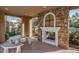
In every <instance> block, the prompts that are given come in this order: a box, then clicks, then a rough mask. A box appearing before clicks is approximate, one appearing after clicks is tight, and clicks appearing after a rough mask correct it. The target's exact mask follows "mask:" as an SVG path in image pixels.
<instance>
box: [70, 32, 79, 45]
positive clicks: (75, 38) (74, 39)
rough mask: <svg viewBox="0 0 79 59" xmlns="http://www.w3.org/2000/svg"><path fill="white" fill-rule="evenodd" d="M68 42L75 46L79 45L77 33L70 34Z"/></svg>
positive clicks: (78, 33) (78, 34)
mask: <svg viewBox="0 0 79 59" xmlns="http://www.w3.org/2000/svg"><path fill="white" fill-rule="evenodd" d="M69 38H70V39H69V42H70V43H72V44H75V45H79V31H75V32H71V33H70V37H69Z"/></svg>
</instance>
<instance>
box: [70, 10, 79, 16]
mask: <svg viewBox="0 0 79 59" xmlns="http://www.w3.org/2000/svg"><path fill="white" fill-rule="evenodd" d="M75 13H78V14H79V9H74V10H70V12H69V16H72V15H74V14H75Z"/></svg>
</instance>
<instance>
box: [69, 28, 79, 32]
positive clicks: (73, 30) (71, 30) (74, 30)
mask: <svg viewBox="0 0 79 59" xmlns="http://www.w3.org/2000/svg"><path fill="white" fill-rule="evenodd" d="M76 31H78V32H79V29H70V30H69V32H76Z"/></svg>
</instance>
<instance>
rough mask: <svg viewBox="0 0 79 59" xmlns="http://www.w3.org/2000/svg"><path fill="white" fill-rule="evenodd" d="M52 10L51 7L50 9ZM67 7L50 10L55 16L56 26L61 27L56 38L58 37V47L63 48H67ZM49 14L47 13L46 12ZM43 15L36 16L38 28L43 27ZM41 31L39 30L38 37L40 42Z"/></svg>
mask: <svg viewBox="0 0 79 59" xmlns="http://www.w3.org/2000/svg"><path fill="white" fill-rule="evenodd" d="M52 8H53V7H52ZM68 11H69V8H68V7H59V8H55V9H53V10H52V9H51V12H53V13H54V14H55V15H56V26H57V27H61V29H60V31H59V34H58V37H59V46H60V47H63V48H68V47H69V33H68V13H69V12H68ZM47 12H49V11H47ZM44 15H45V13H41V14H39V15H38V19H39V21H40V26H39V28H40V27H42V25H43V17H44ZM41 35H42V34H41V30H40V29H39V37H38V39H39V40H40V41H41V38H42V37H41Z"/></svg>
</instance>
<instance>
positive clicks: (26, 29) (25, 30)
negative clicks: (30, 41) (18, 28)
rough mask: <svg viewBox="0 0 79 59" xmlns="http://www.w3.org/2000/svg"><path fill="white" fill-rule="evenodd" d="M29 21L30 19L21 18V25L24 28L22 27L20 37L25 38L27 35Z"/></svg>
mask: <svg viewBox="0 0 79 59" xmlns="http://www.w3.org/2000/svg"><path fill="white" fill-rule="evenodd" d="M29 20H30V17H22V24H24V27H23V25H22V36H26V35H27V34H29V27H30V24H29ZM23 30H24V32H23ZM23 33H24V34H23Z"/></svg>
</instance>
